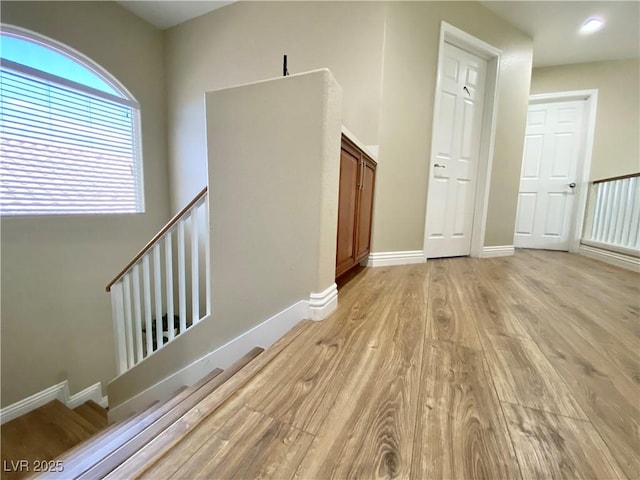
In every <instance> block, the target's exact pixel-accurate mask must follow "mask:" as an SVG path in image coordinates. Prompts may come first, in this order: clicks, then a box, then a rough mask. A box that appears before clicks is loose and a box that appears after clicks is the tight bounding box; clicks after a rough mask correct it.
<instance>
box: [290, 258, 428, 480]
mask: <svg viewBox="0 0 640 480" xmlns="http://www.w3.org/2000/svg"><path fill="white" fill-rule="evenodd" d="M426 284H427V270H426V267H425V266H424V265H418V266H414V267H411V268H408V269H407V270H406V273H405V278H404V279H402V281H401V282H399V283H398V287H397V288H396V289H395V290H394V291H393V292H390V293H391V295H392V299H393V301H392V302H391V303H390V304H387V305H386V306H385V308H383V309H382V310H376V311H375V314H374V312H372V318H371V320H372V321H371V322H369V323H368V327H369V340H368V343H367V345H368V348H365V349H362V350H361V351H360V354H359V356H358V358H357V359H354V360H355V361H354V362H352V363H350V364H348V365H346V367H347V368H348V370H349V375H348V378H347V382H346V383H345V384H344V385H343V386H342V388H341V391H340V392H339V394H338V395H337V397H336V399H335V402H334V403H333V405H332V406H331V407H330V409H329V410H328V412H327V415H326V420H325V422H324V423H323V425H322V427H321V428H320V429H319V430H318V432H317V435H316V438H315V440H314V441H313V443H312V445H311V447H310V449H309V452H308V454H307V455H306V456H305V458H304V460H303V461H302V463H301V465H300V468H299V469H298V471H297V472H296V476H297V477H298V478H371V479H373V478H409V477H410V473H411V471H410V467H411V456H412V450H413V445H412V444H413V437H414V431H415V417H416V414H417V400H418V398H417V396H414V395H411V392H415V391H417V390H418V389H419V380H420V368H421V357H422V338H423V337H424V329H425V321H424V318H425V316H426V310H425V308H426V295H427V291H426ZM345 373H346V372H345Z"/></svg>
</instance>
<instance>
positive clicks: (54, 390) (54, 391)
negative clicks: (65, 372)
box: [0, 380, 109, 424]
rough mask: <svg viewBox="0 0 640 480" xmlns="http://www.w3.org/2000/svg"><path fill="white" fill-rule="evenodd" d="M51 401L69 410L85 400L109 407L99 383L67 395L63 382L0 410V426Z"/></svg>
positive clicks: (66, 385) (67, 387) (67, 385)
mask: <svg viewBox="0 0 640 480" xmlns="http://www.w3.org/2000/svg"><path fill="white" fill-rule="evenodd" d="M53 400H59V401H60V402H62V403H64V404H65V405H66V406H67V407H69V408H76V407H78V406H80V405H82V404H83V403H84V402H86V401H87V400H93V401H94V402H96V403H97V404H99V405H100V406H101V407H103V408H107V407H108V406H109V402H108V399H107V397H103V396H102V387H101V385H100V382H98V383H95V384H93V385H91V386H90V387H87V388H85V389H84V390H82V391H80V392H78V393H75V394H73V395H69V382H68V381H67V380H65V381H64V382H60V383H58V384H56V385H53V386H51V387H49V388H45V389H44V390H42V391H41V392H38V393H34V394H33V395H31V396H29V397H27V398H25V399H22V400H20V401H18V402H16V403H14V404H12V405H9V406H7V407H4V408H3V409H1V410H0V424H5V423H6V422H9V421H11V420H13V419H15V418H18V417H20V416H22V415H24V414H26V413H29V412H31V411H32V410H35V409H36V408H38V407H41V406H42V405H45V404H47V403H49V402H51V401H53Z"/></svg>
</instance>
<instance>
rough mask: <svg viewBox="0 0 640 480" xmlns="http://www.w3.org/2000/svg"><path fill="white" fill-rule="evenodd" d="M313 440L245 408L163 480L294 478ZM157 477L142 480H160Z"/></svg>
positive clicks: (152, 473)
mask: <svg viewBox="0 0 640 480" xmlns="http://www.w3.org/2000/svg"><path fill="white" fill-rule="evenodd" d="M312 440H313V436H312V435H310V434H308V433H306V432H303V431H301V430H298V429H296V428H294V427H292V426H290V425H288V424H285V423H283V422H280V421H278V420H275V419H273V418H270V417H267V416H265V415H263V414H262V413H259V412H256V411H254V410H250V409H248V408H246V407H244V408H243V409H242V410H240V411H239V412H238V414H237V415H235V416H234V417H233V418H232V419H231V420H230V421H229V422H228V423H227V424H225V425H224V426H223V427H222V428H221V429H219V430H217V431H215V432H212V435H211V437H210V438H209V440H208V441H207V442H205V443H203V444H202V446H201V448H200V449H199V450H198V451H197V452H196V454H194V455H193V456H191V457H190V458H189V460H188V461H187V462H185V463H184V464H183V465H181V466H180V468H179V469H177V470H176V471H175V473H174V474H173V475H172V476H171V477H169V476H166V477H163V478H190V479H200V478H202V479H210V478H224V479H249V478H281V479H285V478H292V477H293V474H294V473H295V470H296V468H297V466H298V464H299V463H300V460H301V459H302V457H303V456H304V455H305V453H306V452H307V449H308V448H309V445H310V444H311V441H312ZM157 473H160V472H151V471H150V472H148V474H145V475H144V476H143V477H141V478H149V479H157V478H159V477H158V476H157Z"/></svg>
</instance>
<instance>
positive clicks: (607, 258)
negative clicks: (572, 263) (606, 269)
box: [578, 245, 640, 272]
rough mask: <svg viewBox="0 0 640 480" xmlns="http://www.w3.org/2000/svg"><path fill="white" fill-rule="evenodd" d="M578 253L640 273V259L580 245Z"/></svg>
mask: <svg viewBox="0 0 640 480" xmlns="http://www.w3.org/2000/svg"><path fill="white" fill-rule="evenodd" d="M578 253H579V254H580V255H584V256H586V257H589V258H593V259H595V260H600V261H601V262H606V263H609V264H611V265H616V266H617V267H622V268H626V269H627V270H631V271H634V272H640V258H638V257H633V256H631V255H625V254H624V253H618V252H612V251H609V250H603V249H601V248H595V247H590V246H588V245H580V246H579V247H578Z"/></svg>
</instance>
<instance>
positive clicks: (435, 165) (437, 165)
mask: <svg viewBox="0 0 640 480" xmlns="http://www.w3.org/2000/svg"><path fill="white" fill-rule="evenodd" d="M433 166H434V167H440V168H447V166H446V165H440V164H439V163H434V164H433Z"/></svg>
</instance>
